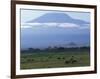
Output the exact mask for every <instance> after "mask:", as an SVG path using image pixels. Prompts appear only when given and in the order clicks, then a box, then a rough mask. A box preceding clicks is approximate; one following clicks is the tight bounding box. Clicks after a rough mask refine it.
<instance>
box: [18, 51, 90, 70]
mask: <svg viewBox="0 0 100 79" xmlns="http://www.w3.org/2000/svg"><path fill="white" fill-rule="evenodd" d="M89 65H90V54H89V50H77V51H76V50H70V51H65V50H64V51H60V52H50V51H41V52H33V53H32V52H31V53H30V52H27V53H21V65H20V66H21V69H37V68H57V67H79V66H89Z"/></svg>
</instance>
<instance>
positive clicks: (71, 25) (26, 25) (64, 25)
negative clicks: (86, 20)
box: [21, 23, 89, 29]
mask: <svg viewBox="0 0 100 79" xmlns="http://www.w3.org/2000/svg"><path fill="white" fill-rule="evenodd" d="M88 26H89V25H86V24H85V25H83V26H80V25H77V24H74V23H23V24H21V28H33V27H45V28H47V27H58V28H78V29H88V28H89V27H88Z"/></svg>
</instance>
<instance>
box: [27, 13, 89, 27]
mask: <svg viewBox="0 0 100 79" xmlns="http://www.w3.org/2000/svg"><path fill="white" fill-rule="evenodd" d="M35 22H36V23H74V24H78V25H82V24H89V23H88V22H86V21H83V20H79V19H74V18H72V17H70V16H69V15H68V14H65V13H60V12H58V13H46V14H44V15H42V16H40V17H38V18H36V19H32V20H30V21H28V23H35Z"/></svg>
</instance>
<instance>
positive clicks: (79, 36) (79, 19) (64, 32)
mask: <svg viewBox="0 0 100 79" xmlns="http://www.w3.org/2000/svg"><path fill="white" fill-rule="evenodd" d="M89 23H90V13H88V12H86V13H85V12H68V11H66V12H61V11H60V12H59V11H44V10H41V11H39V10H23V9H22V10H21V48H22V49H23V48H47V47H49V46H51V47H54V46H64V47H66V46H68V44H70V43H72V42H73V43H75V44H76V45H77V46H89V44H90V25H89Z"/></svg>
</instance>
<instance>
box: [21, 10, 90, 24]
mask: <svg viewBox="0 0 100 79" xmlns="http://www.w3.org/2000/svg"><path fill="white" fill-rule="evenodd" d="M50 12H56V11H46V10H27V9H21V23H25V22H27V21H29V20H31V19H36V18H38V17H40V16H41V15H44V14H46V13H50ZM58 12H60V11H58ZM64 13H66V14H68V15H69V16H70V17H73V18H75V19H81V20H84V21H87V22H89V20H90V13H89V12H71V11H66V12H64Z"/></svg>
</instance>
